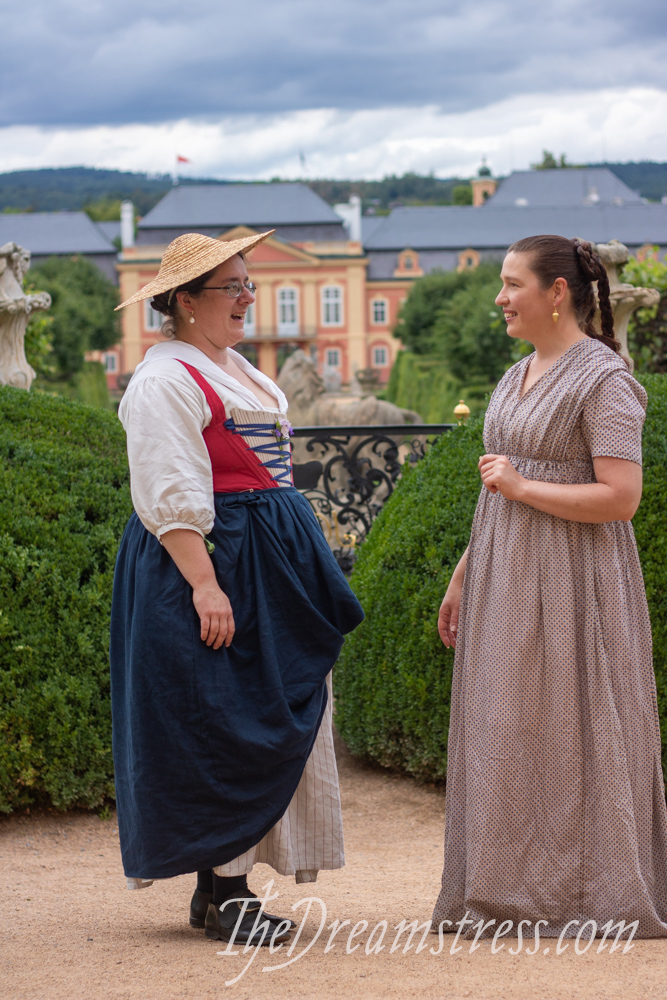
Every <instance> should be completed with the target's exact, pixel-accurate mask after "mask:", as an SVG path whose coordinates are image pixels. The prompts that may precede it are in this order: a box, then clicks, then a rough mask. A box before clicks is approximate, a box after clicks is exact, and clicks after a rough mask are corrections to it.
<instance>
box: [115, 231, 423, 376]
mask: <svg viewBox="0 0 667 1000" xmlns="http://www.w3.org/2000/svg"><path fill="white" fill-rule="evenodd" d="M252 233H253V230H251V229H249V228H247V227H245V226H237V227H235V228H234V229H231V230H229V231H227V232H225V233H222V234H220V236H219V239H223V240H228V239H237V238H239V237H241V236H245V235H251V234H252ZM164 250H165V247H164V246H134V247H130V248H127V249H125V250H124V251H123V253H122V254H121V255H120V257H119V263H118V271H119V283H120V296H121V301H124V300H125V299H127V298H129V297H130V296H131V295H133V294H134V293H135V292H136V291H138V290H139V289H140V288H141V287H143V286H144V285H145V284H147V283H148V282H149V281H151V280H152V279H153V278H154V277H155V275H156V274H157V271H158V268H159V264H160V259H161V257H162V254H163V253H164ZM367 268H368V259H367V257H366V256H365V254H364V252H363V248H362V246H361V244H360V243H358V242H355V241H347V242H345V241H336V242H327V243H315V242H307V243H298V244H297V243H286V242H284V241H282V240H277V239H274V238H272V237H269V239H267V240H266V241H265V242H264V243H262V244H260V246H258V247H257V248H256V249H255V250H254V251H253V253H252V254H251V256H250V258H249V260H248V270H249V273H250V275H251V277H252V280H253V281H254V282H255V283H256V284H257V296H256V302H255V306H254V312H253V313H252V314H251V316H250V317H249V319H250V322H246V337H245V340H244V341H243V347H242V349H243V352H244V353H245V354H246V355H247V356H248V357H249V358H250V360H251V361H253V363H255V364H257V365H258V367H259V368H260V369H261V370H262V371H263V372H265V373H266V374H267V375H269V376H270V377H271V378H275V377H276V375H277V374H278V371H279V368H280V366H281V365H282V363H283V361H284V360H285V358H286V357H287V356H288V354H289V353H291V351H292V350H294V349H295V348H296V347H300V348H302V349H303V350H305V351H306V352H307V353H308V354H310V355H311V356H312V357H313V358H314V359H315V360H316V361H317V364H318V368H319V369H320V371H321V372H323V373H324V372H325V371H335V372H338V373H339V375H340V379H341V382H342V384H348V383H349V382H350V380H351V379H352V378H353V376H354V373H355V372H356V371H359V370H360V369H363V368H369V367H372V368H377V369H378V371H379V375H380V382H381V383H384V382H386V381H387V379H388V377H389V373H390V371H391V366H392V364H393V362H394V359H395V357H396V354H397V352H398V350H399V349H400V346H401V345H400V343H399V341H398V340H396V338H395V337H393V336H392V333H391V330H392V328H393V326H394V324H395V322H396V318H397V314H398V310H399V308H400V305H401V302H403V301H404V300H405V298H406V296H407V293H408V290H409V287H410V285H411V284H412V282H413V280H414V278H415V277H416V276H417V275H412V274H410V273H409V272H408V273H406V272H403V273H402V274H401V276H400V277H396V278H394V279H392V280H389V281H384V282H383V281H368V280H367ZM121 324H122V340H121V343H120V344H119V345H118V348H117V350H116V351H115V352H109V354H108V355H107V357H109V356H110V355H111V356H113V355H114V354H115V355H116V357H115V358H113V357H112V363H111V364H110V365H108V367H110V368H111V371H109V372H108V380H109V384H110V387H111V388H112V389H117V390H120V389H122V388H123V384H124V382H126V381H127V378H128V376H129V375H130V374H131V373H132V372H133V371H134V369H135V368H136V366H137V365H138V364H139V362H140V361H141V360H142V359H143V356H144V354H145V353H146V351H147V350H148V348H149V347H151V346H152V345H153V344H155V343H157V342H159V341H160V340H161V339H162V337H161V334H160V332H159V329H158V324H159V317H157V316H156V315H155V314H152V312H151V310H150V308H149V307H148V306H147V303H145V302H143V303H142V302H139V303H135V304H133V305H132V306H128V307H127V308H126V309H124V310H123V313H122V318H121ZM119 376H120V378H119Z"/></svg>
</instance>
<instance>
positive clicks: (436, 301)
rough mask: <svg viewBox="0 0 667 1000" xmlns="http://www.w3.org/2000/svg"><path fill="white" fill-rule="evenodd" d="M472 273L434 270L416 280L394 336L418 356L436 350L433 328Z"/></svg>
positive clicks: (400, 313)
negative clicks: (437, 318) (442, 309)
mask: <svg viewBox="0 0 667 1000" xmlns="http://www.w3.org/2000/svg"><path fill="white" fill-rule="evenodd" d="M469 273H470V272H461V273H460V274H459V273H458V272H457V271H432V272H431V273H430V274H427V275H425V276H424V277H423V278H419V279H418V280H417V281H415V283H414V285H413V286H412V288H411V289H410V291H409V293H408V297H407V299H406V300H405V302H404V303H403V305H402V306H401V309H400V311H399V314H398V321H397V323H396V327H395V329H394V336H395V337H399V338H400V341H401V343H402V344H403V345H404V346H405V347H407V348H408V349H409V350H410V351H414V353H415V354H432V353H433V352H435V351H436V344H435V340H434V338H433V325H434V323H435V320H436V317H437V315H438V312H439V311H440V309H441V308H442V306H443V305H444V304H445V302H447V301H448V300H449V299H451V297H452V295H454V293H455V292H457V291H459V289H461V288H463V287H464V285H465V283H466V275H467V274H469Z"/></svg>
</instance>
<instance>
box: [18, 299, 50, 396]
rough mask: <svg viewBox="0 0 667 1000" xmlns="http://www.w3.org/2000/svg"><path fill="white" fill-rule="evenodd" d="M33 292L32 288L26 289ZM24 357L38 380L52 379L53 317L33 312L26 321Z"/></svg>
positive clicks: (44, 313) (45, 313)
mask: <svg viewBox="0 0 667 1000" xmlns="http://www.w3.org/2000/svg"><path fill="white" fill-rule="evenodd" d="M26 291H27V292H33V291H34V289H33V288H26ZM24 347H25V356H26V358H27V359H28V364H30V365H32V367H33V368H34V370H35V375H36V376H37V378H38V379H39V378H40V377H41V378H52V377H53V376H54V375H55V373H56V367H55V364H54V359H53V316H50V315H49V314H48V313H47V312H41V311H40V312H34V313H32V314H31V316H30V318H29V319H28V325H27V326H26V331H25V341H24Z"/></svg>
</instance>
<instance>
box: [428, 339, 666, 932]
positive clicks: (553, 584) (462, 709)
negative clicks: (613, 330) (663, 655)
mask: <svg viewBox="0 0 667 1000" xmlns="http://www.w3.org/2000/svg"><path fill="white" fill-rule="evenodd" d="M529 362H530V358H525V359H524V360H522V361H520V362H519V363H518V364H517V365H515V366H514V367H513V368H511V369H510V370H509V371H508V372H507V373H506V375H505V376H504V377H503V379H502V380H501V382H500V383H499V385H498V387H497V389H496V391H495V392H494V394H493V397H492V399H491V404H490V406H489V410H488V413H487V416H486V423H485V429H484V447H485V450H486V452H487V453H489V454H500V455H506V456H508V457H509V459H510V461H511V462H512V464H513V465H514V467H515V468H516V469H517V470H518V471H519V472H520V473H521V475H523V476H525V477H526V478H528V479H532V480H537V481H542V482H550V483H589V482H594V481H595V477H594V471H593V461H592V459H593V458H595V457H599V456H607V457H615V458H622V459H626V460H629V461H631V462H637V463H638V464H641V431H642V425H643V421H644V410H645V407H646V393H645V391H644V389H643V388H642V386H640V385H639V383H638V382H637V381H636V380H635V379H634V378H633V377H632V376H631V375H630V373H629V372H628V370H627V368H626V366H625V363H624V362H623V360H622V359H621V358H619V357H618V356H617V355H615V354H614V353H613V352H612V351H611V350H610V349H609V348H607V347H606V346H605V345H604V344H602V343H601V342H599V341H596V340H591V339H586V340H581V341H578V342H577V343H575V344H574V345H573V346H572V347H570V349H569V350H568V351H567V352H566V353H565V354H564V355H563V356H562V357H561V358H560V359H559V360H558V361H557V362H556V363H555V364H554V365H553V366H552V367H551V368H550V369H549V370H548V371H547V372H546V373H545V374H544V375H543V376H542V377H541V378H540V379H539V380H538V381H537V382H536V383H535V384H534V385H533V386H532V387H531V388H530V389H529V390H528V391H527V392H526V393H525V394H524V395H523V396H521V395H520V393H521V388H522V385H523V380H524V376H525V372H526V369H527V367H528V364H529ZM466 911H468V918H469V919H472V920H473V921H474V922H475V923H476V922H477V921H479V920H480V919H483V920H484V921H485V922H486V921H489V920H493V919H495V921H496V923H495V925H494V926H492V927H491V928H490V929H489V930H488V931H487V932H486V933H485V936H489V937H490V936H492V935H493V934H494V933H495V930H496V929H497V927H498V925H499V924H500V923H501V921H503V920H510V921H512V922H513V924H514V929H513V931H512V932H510V933H514V934H516V925H517V924H518V922H519V921H521V920H530V921H531V922H532V924H533V926H534V924H535V923H536V922H537V921H538V920H546V921H547V922H548V928H546V929H545V928H544V927H542V928H541V929H540V932H541V933H542V935H543V936H558V935H559V934H560V933H561V931H562V930H563V929H564V928H565V926H566V925H567V924H568V922H570V921H578V922H579V923H578V924H572V925H571V926H570V927H569V928H568V929H567V931H566V936H575V935H576V934H577V932H578V930H579V927H580V926H582V925H583V923H584V922H585V921H588V920H593V921H595V922H596V923H597V925H598V927H601V926H602V925H604V924H606V923H607V922H608V921H609V920H613V921H614V922H616V921H617V920H619V919H624V920H625V921H626V922H632V921H634V920H638V922H639V925H638V931H637V936H638V937H661V936H667V811H666V809H665V790H664V783H663V776H662V770H661V764H660V733H659V727H658V713H657V705H656V689H655V678H654V673H653V664H652V651H651V628H650V622H649V616H648V608H647V604H646V597H645V593H644V584H643V580H642V573H641V568H640V564H639V559H638V555H637V547H636V544H635V538H634V534H633V530H632V525H631V524H630V523H629V522H625V521H614V522H609V523H604V524H584V523H580V522H577V521H569V520H565V519H563V518H559V517H554V516H552V515H550V514H545V513H542V512H541V511H538V510H535V509H533V508H532V507H529V506H527V505H526V504H523V503H520V502H518V501H513V500H507V499H505V498H504V497H503V496H502V495H501V494H500V493H496V494H491V493H490V492H488V491H487V490H486V489H482V491H481V494H480V498H479V503H478V505H477V511H476V514H475V518H474V522H473V527H472V534H471V540H470V551H469V556H468V563H467V569H466V574H465V581H464V585H463V596H462V603H461V620H460V626H459V640H458V643H457V649H456V658H455V665H454V678H453V687H452V709H451V723H450V733H449V747H448V766H447V804H446V821H445V864H444V872H443V877H442V891H441V892H440V896H439V898H438V901H437V904H436V907H435V912H434V919H435V921H436V923H437V922H440V921H441V920H451V921H453V922H455V921H459V920H461V918H462V917H463V916H464V915H465V914H466ZM471 933H474V931H473V932H471V931H470V928H468V934H471ZM526 933H528V934H532V933H533V932H532V931H528V932H526V929H525V927H524V935H525V934H526ZM590 933H591V926H590V925H589V927H588V929H587V930H586V931H585V932H584V936H585V937H586V938H587V937H589V936H590Z"/></svg>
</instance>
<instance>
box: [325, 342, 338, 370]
mask: <svg viewBox="0 0 667 1000" xmlns="http://www.w3.org/2000/svg"><path fill="white" fill-rule="evenodd" d="M324 356H325V360H326V366H327V368H340V351H339V350H338V348H337V347H329V348H328V349H327V350H326V352H325V355H324Z"/></svg>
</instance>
